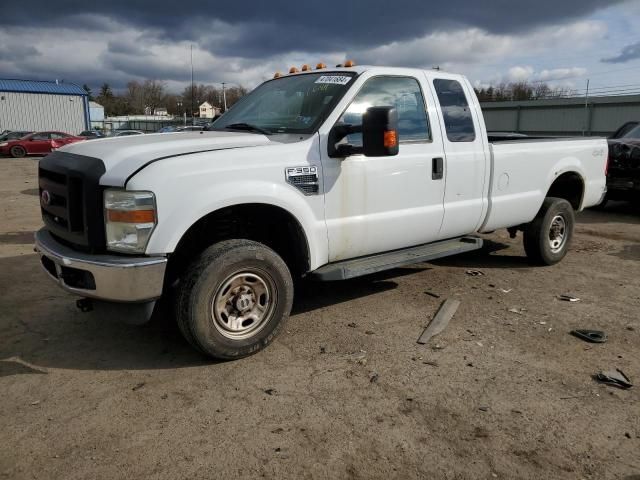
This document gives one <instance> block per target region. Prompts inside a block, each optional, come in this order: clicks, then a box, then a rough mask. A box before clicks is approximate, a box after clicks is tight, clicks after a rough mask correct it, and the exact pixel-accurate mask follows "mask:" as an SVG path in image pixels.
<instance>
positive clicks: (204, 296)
mask: <svg viewBox="0 0 640 480" xmlns="http://www.w3.org/2000/svg"><path fill="white" fill-rule="evenodd" d="M292 303H293V281H292V279H291V273H290V272H289V269H288V268H287V265H286V264H285V263H284V261H283V260H282V258H280V256H278V254H276V253H275V252H274V251H273V250H271V249H270V248H269V247H267V246H265V245H263V244H261V243H258V242H254V241H250V240H225V241H223V242H220V243H217V244H215V245H212V246H211V247H209V248H208V249H206V250H205V251H204V252H203V253H202V254H201V255H200V256H199V257H198V258H197V259H196V260H195V262H193V264H192V265H191V266H190V268H189V269H188V271H187V273H186V274H185V276H184V278H183V280H182V281H181V282H180V287H179V292H178V298H177V302H176V307H177V317H178V326H179V327H180V330H181V331H182V334H183V335H184V337H185V338H186V339H187V340H188V341H189V343H191V344H192V345H193V346H194V347H195V348H196V349H198V350H200V351H202V352H203V353H205V354H207V355H210V356H212V357H216V358H220V359H236V358H242V357H246V356H248V355H251V354H253V353H256V352H257V351H259V350H261V349H262V348H264V347H266V346H267V345H268V344H269V343H271V341H272V340H273V339H274V338H275V337H276V335H277V334H278V333H279V332H280V331H281V330H282V327H283V325H284V323H285V321H286V320H287V318H288V317H289V313H290V311H291V305H292Z"/></svg>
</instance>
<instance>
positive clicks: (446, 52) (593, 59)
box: [0, 0, 640, 93]
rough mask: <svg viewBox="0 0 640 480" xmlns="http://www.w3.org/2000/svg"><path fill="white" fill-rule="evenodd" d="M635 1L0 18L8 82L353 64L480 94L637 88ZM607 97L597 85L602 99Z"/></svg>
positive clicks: (111, 4) (156, 7)
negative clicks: (449, 74) (470, 86)
mask: <svg viewBox="0 0 640 480" xmlns="http://www.w3.org/2000/svg"><path fill="white" fill-rule="evenodd" d="M639 21H640V0H632V1H615V0H608V1H606V0H605V1H603V0H537V1H536V2H532V1H531V0H526V1H520V0H489V1H484V2H480V1H477V0H446V1H426V0H392V1H389V0H386V1H383V0H339V1H336V0H324V1H322V2H307V1H301V0H297V1H292V0H264V1H263V0H243V1H235V2H224V3H223V2H207V1H192V0H187V1H183V2H176V1H175V0H172V1H166V0H155V1H154V2H142V1H136V0H129V1H126V2H124V1H119V0H109V1H106V2H94V3H86V2H76V1H66V2H51V0H47V1H31V0H25V1H16V2H10V3H8V4H5V5H3V7H2V12H1V13H0V77H5V78H26V79H56V78H58V79H65V80H67V81H71V82H76V83H80V84H82V83H87V84H89V85H90V86H92V87H93V88H94V89H97V87H98V86H99V85H100V84H102V83H103V82H108V83H109V84H111V85H112V86H113V87H114V88H115V89H118V88H122V87H123V86H124V85H125V84H126V82H127V81H129V80H132V79H138V80H143V79H146V78H151V79H158V80H163V81H165V82H166V84H167V86H168V87H169V89H171V90H174V91H179V90H181V89H182V88H183V87H184V86H185V85H187V84H188V82H189V78H190V63H189V49H190V46H191V45H193V57H194V68H195V76H196V81H197V82H204V83H209V82H222V81H226V82H235V83H239V84H242V85H244V86H247V87H254V86H255V85H256V84H258V83H260V82H261V81H263V80H265V79H267V78H270V77H271V76H272V75H273V72H275V71H276V70H281V71H285V70H286V69H288V66H290V65H301V64H303V63H310V64H315V63H317V62H318V61H324V62H325V63H327V64H335V63H339V62H341V61H343V60H344V59H345V58H353V59H354V60H355V61H356V62H357V63H359V64H365V63H366V64H376V65H397V66H412V67H425V68H431V67H433V66H435V65H438V66H440V67H441V68H442V69H446V70H449V71H454V72H459V73H464V74H466V75H467V76H469V78H470V79H471V81H472V82H473V83H474V84H476V85H478V86H480V85H488V84H491V83H493V84H495V83H498V82H500V81H516V80H530V81H547V82H549V83H550V84H552V85H561V86H570V87H573V88H576V89H577V90H578V91H582V89H584V87H585V84H586V80H587V78H589V79H590V87H591V89H592V90H593V91H594V92H598V91H602V92H606V91H609V90H607V89H614V88H615V89H616V91H617V90H620V91H622V93H624V92H625V91H626V90H625V89H631V90H633V89H634V88H635V90H636V91H639V92H640V28H638V23H639ZM599 89H601V90H599Z"/></svg>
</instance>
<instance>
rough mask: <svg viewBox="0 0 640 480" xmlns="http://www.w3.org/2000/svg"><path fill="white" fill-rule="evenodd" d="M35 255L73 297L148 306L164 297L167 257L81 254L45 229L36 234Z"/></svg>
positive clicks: (52, 276) (50, 274) (51, 275)
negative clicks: (38, 256) (146, 303)
mask: <svg viewBox="0 0 640 480" xmlns="http://www.w3.org/2000/svg"><path fill="white" fill-rule="evenodd" d="M36 251H37V252H38V253H39V254H40V260H41V262H42V266H43V268H44V269H45V271H46V272H47V273H48V274H49V276H50V277H51V278H52V279H53V280H55V282H56V283H58V284H59V285H60V286H61V287H62V288H63V289H65V290H66V291H68V292H70V293H73V294H76V295H80V296H83V297H88V298H96V299H99V300H108V301H112V302H145V301H149V300H155V299H157V298H159V297H160V296H161V295H162V287H163V284H164V273H165V270H166V267H167V259H166V257H128V256H124V255H122V256H121V255H108V254H105V255H91V254H87V253H83V252H78V251H75V250H72V249H71V248H69V247H67V246H65V245H62V244H61V243H59V242H58V241H56V239H55V238H53V237H52V236H51V234H50V233H49V232H48V231H47V230H46V229H44V228H43V229H41V230H39V231H38V232H36Z"/></svg>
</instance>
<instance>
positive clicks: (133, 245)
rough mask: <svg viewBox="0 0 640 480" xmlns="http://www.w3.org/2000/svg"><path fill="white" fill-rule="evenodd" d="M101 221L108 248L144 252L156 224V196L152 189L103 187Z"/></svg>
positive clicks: (126, 251) (127, 251)
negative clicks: (103, 225)
mask: <svg viewBox="0 0 640 480" xmlns="http://www.w3.org/2000/svg"><path fill="white" fill-rule="evenodd" d="M104 222H105V227H106V228H105V230H106V233H107V248H108V249H109V250H113V251H115V252H124V253H144V251H145V249H146V248H147V243H148V242H149V237H151V232H153V229H154V228H155V226H156V223H157V215H156V198H155V196H154V195H153V193H151V192H132V191H127V190H105V192H104Z"/></svg>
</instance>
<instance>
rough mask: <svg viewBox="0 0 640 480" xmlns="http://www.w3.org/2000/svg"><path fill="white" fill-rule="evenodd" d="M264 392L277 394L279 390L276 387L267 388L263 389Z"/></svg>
mask: <svg viewBox="0 0 640 480" xmlns="http://www.w3.org/2000/svg"><path fill="white" fill-rule="evenodd" d="M263 392H264V393H266V394H267V395H276V394H277V393H278V391H277V390H276V389H275V388H267V389H265V390H263Z"/></svg>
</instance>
